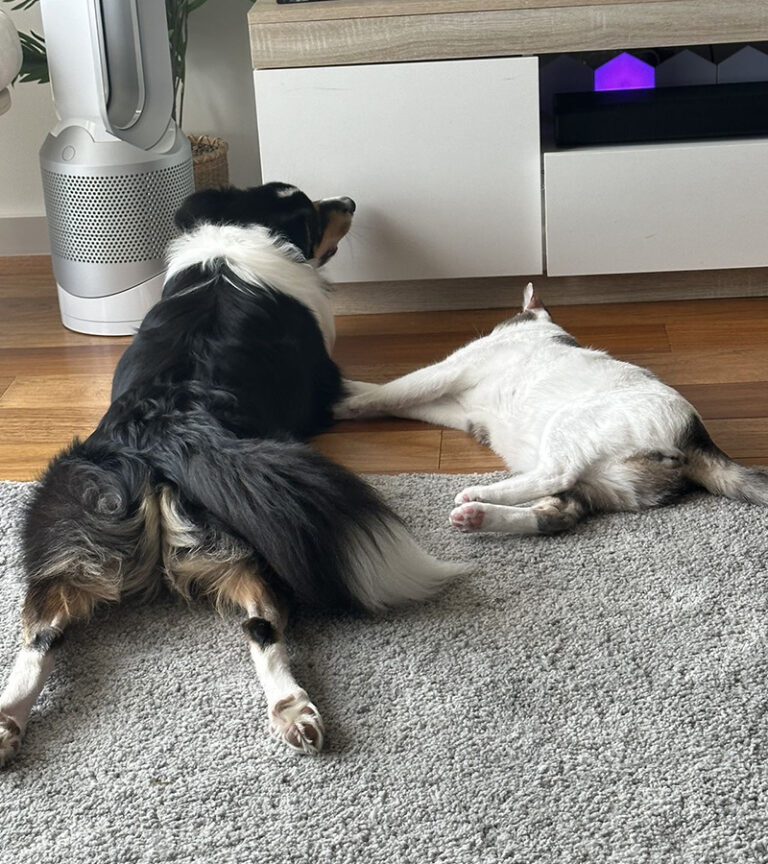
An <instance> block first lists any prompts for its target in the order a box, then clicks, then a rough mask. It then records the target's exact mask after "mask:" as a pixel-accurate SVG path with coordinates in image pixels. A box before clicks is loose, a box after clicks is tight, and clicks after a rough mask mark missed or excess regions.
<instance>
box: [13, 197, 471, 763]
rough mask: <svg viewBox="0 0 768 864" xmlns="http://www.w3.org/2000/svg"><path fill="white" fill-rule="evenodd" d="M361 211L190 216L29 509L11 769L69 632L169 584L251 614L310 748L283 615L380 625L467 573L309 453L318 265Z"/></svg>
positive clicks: (271, 685) (325, 358)
mask: <svg viewBox="0 0 768 864" xmlns="http://www.w3.org/2000/svg"><path fill="white" fill-rule="evenodd" d="M354 210H355V204H354V202H353V201H352V200H351V199H349V198H331V199H327V200H322V201H319V202H313V201H311V200H310V199H309V198H308V197H307V195H306V194H304V193H303V192H301V191H300V190H299V189H297V188H295V187H294V186H291V185H289V184H285V183H269V184H266V185H264V186H261V187H256V188H252V189H246V190H237V189H224V190H216V191H205V192H199V193H196V194H194V195H192V196H191V197H190V198H189V199H187V201H186V202H185V203H184V204H183V205H182V207H181V209H180V210H179V212H178V213H177V216H176V222H177V225H178V227H179V229H180V231H181V234H180V236H179V237H178V238H177V239H176V240H175V241H172V244H171V246H170V252H169V265H168V271H167V277H166V281H165V284H164V289H163V293H162V298H161V300H160V301H159V302H158V304H157V305H156V306H154V307H153V308H152V309H151V310H150V311H149V313H148V314H147V316H146V318H145V320H144V321H143V323H142V325H141V327H140V329H139V331H138V333H137V335H136V337H135V339H134V340H133V342H132V344H131V345H130V346H129V347H128V349H127V350H126V352H125V354H124V355H123V357H122V358H121V360H120V362H119V364H118V366H117V369H116V372H115V376H114V383H113V390H112V402H111V404H110V406H109V408H108V410H107V412H106V414H105V415H104V417H103V418H102V420H101V422H100V423H99V425H98V427H97V428H96V429H95V431H94V432H93V433H92V434H91V435H90V436H89V437H88V438H87V439H86V440H85V441H78V440H76V441H74V442H73V444H72V445H71V446H70V447H68V448H67V449H66V450H64V451H63V452H62V453H60V454H59V455H58V456H56V457H55V458H54V459H53V461H52V462H51V464H50V466H49V467H48V469H47V470H46V471H45V473H44V475H43V476H42V478H41V481H40V484H39V486H38V487H37V489H36V490H35V491H34V493H33V496H32V500H31V503H30V505H29V509H28V512H27V514H26V519H25V523H24V528H23V536H22V541H23V563H24V570H25V575H26V580H27V590H26V597H25V600H24V604H23V609H22V631H23V637H22V642H23V644H22V647H21V650H20V652H19V654H18V656H17V658H16V660H15V663H14V665H13V667H12V669H11V672H10V677H9V679H8V683H7V685H6V687H5V689H4V691H3V693H2V695H1V696H0V762H6V761H7V760H8V759H10V758H11V757H12V756H14V755H15V754H16V753H17V751H18V750H19V748H20V746H21V741H22V736H23V733H24V730H25V727H26V725H27V721H28V719H29V716H30V711H31V709H32V706H33V704H34V702H35V700H36V699H37V697H38V695H39V693H40V691H41V690H42V688H43V686H44V684H45V681H46V680H47V678H48V676H49V675H50V674H51V671H52V669H53V665H54V653H55V648H56V646H57V645H58V643H59V642H60V641H61V639H62V635H63V634H64V631H65V630H66V628H67V627H68V626H69V625H70V624H71V623H72V622H76V621H80V622H82V621H85V620H87V619H88V618H89V617H90V615H91V614H92V612H93V610H94V608H95V607H96V606H97V605H99V604H102V603H117V602H118V601H119V600H121V599H122V598H124V597H126V596H128V595H138V596H140V597H143V598H144V599H145V600H151V599H152V597H154V596H155V595H156V594H157V592H158V590H159V589H160V588H161V586H162V585H165V586H167V587H169V588H170V589H171V590H173V591H175V592H177V593H178V594H180V595H182V596H183V597H185V598H191V597H192V596H195V595H205V596H208V597H210V598H211V599H212V600H213V602H214V603H216V604H217V605H218V606H220V607H221V606H234V607H237V608H240V609H242V610H244V612H245V614H246V616H247V617H246V620H245V622H244V624H243V628H244V631H245V635H246V638H247V641H248V644H249V649H250V654H251V657H252V659H253V663H254V665H255V667H256V673H257V675H258V677H259V679H260V681H261V684H262V686H263V689H264V693H265V695H266V700H267V704H268V716H269V722H270V728H271V731H272V733H273V734H274V735H275V736H276V737H277V738H279V739H280V740H281V741H282V742H284V743H285V744H286V745H288V746H289V747H291V748H293V749H294V750H297V751H299V752H302V753H308V754H314V753H317V752H318V751H319V750H320V749H321V748H322V746H323V741H324V727H323V722H322V719H321V716H320V713H319V711H318V709H317V708H316V706H315V705H314V704H313V702H312V701H311V700H310V699H309V697H308V695H307V693H306V692H305V691H304V690H303V689H302V688H301V687H300V686H299V684H298V683H297V682H296V680H295V679H294V677H293V675H292V673H291V670H290V668H289V663H288V656H287V651H286V646H285V638H284V631H285V625H286V620H287V615H288V612H289V609H290V608H291V607H292V606H293V605H294V604H296V603H299V604H302V605H303V606H306V607H309V608H316V609H359V610H368V611H374V612H375V611H378V610H382V609H385V608H389V607H393V606H397V605H399V604H401V603H406V602H409V601H417V600H421V599H423V598H426V597H428V596H430V595H431V594H433V593H434V592H436V591H438V590H439V589H440V588H441V587H443V586H444V585H445V584H446V583H447V582H448V581H450V580H452V579H454V578H455V577H457V576H459V575H461V574H463V573H466V572H467V568H466V567H465V566H464V565H463V564H460V563H449V562H441V561H438V560H436V559H435V558H433V557H432V556H430V555H428V554H427V553H426V552H424V551H423V550H422V549H421V548H420V547H419V546H418V545H417V544H416V542H415V541H414V539H413V538H412V536H411V535H410V533H409V532H408V530H407V529H406V528H405V526H404V524H403V523H402V521H401V520H400V519H399V518H398V517H397V516H396V515H395V513H393V512H392V510H391V509H390V508H389V507H388V506H387V505H386V504H385V503H384V502H383V501H382V500H381V499H380V498H379V496H378V495H377V494H376V493H375V492H374V490H373V489H372V488H371V487H370V486H368V485H367V484H366V483H365V482H363V481H362V480H361V479H359V478H358V477H356V476H355V475H354V474H352V473H351V472H349V471H347V470H346V469H344V468H342V467H340V466H339V465H336V464H334V463H333V462H331V461H329V460H328V459H326V458H325V457H323V456H322V455H320V454H319V453H317V452H315V451H313V450H312V449H310V448H309V447H308V446H307V445H306V444H305V443H304V441H305V440H306V439H308V438H309V437H311V436H313V435H315V434H317V433H318V432H320V431H322V430H323V429H325V428H326V427H327V426H328V425H329V424H330V423H331V422H332V407H333V405H334V403H335V402H337V401H338V400H339V399H340V398H341V396H342V383H341V376H340V373H339V370H338V368H337V366H336V365H335V363H334V362H333V361H332V359H331V357H330V351H331V348H332V346H333V341H334V322H333V315H332V312H331V305H330V299H329V293H328V292H329V289H328V285H327V284H326V282H325V281H324V280H323V278H322V277H321V275H320V274H319V273H318V270H317V267H318V266H319V265H322V264H323V263H325V262H326V261H328V260H329V259H330V258H331V257H332V256H333V255H334V254H335V252H336V250H337V247H338V244H339V242H340V241H341V239H342V238H343V237H344V235H345V234H346V233H347V231H348V230H349V227H350V224H351V221H352V214H353V213H354Z"/></svg>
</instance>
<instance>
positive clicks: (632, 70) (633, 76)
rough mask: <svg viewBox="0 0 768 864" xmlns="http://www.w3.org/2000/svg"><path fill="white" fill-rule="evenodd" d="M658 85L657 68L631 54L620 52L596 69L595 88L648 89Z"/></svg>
mask: <svg viewBox="0 0 768 864" xmlns="http://www.w3.org/2000/svg"><path fill="white" fill-rule="evenodd" d="M655 86H656V70H655V69H654V68H653V66H649V65H648V64H647V63H643V61H642V60H638V59H637V57H633V56H632V55H631V54H626V53H625V54H619V56H618V57H614V58H613V60H609V61H608V62H607V63H606V64H604V65H603V66H600V67H599V68H598V69H595V90H648V89H651V88H653V87H655Z"/></svg>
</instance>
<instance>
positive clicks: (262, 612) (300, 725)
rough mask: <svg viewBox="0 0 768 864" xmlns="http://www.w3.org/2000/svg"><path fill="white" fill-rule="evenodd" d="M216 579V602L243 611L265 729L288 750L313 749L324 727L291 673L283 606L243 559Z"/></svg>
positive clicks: (318, 747)
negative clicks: (262, 697) (265, 715)
mask: <svg viewBox="0 0 768 864" xmlns="http://www.w3.org/2000/svg"><path fill="white" fill-rule="evenodd" d="M217 582H218V584H217V585H216V588H215V591H216V596H217V599H218V601H219V602H226V603H231V604H235V605H237V606H239V607H241V608H242V609H244V610H245V612H246V614H247V615H248V617H247V618H246V620H245V621H244V622H243V631H244V632H245V635H246V638H247V640H248V647H249V649H250V652H251V659H252V660H253V665H254V666H255V667H256V674H257V675H258V677H259V681H260V682H261V686H262V687H263V689H264V695H265V696H266V699H267V710H268V712H269V727H270V732H271V733H272V735H273V736H274V737H275V738H277V739H278V740H280V741H282V742H284V743H285V744H287V745H288V746H289V747H292V748H293V749H294V750H298V751H299V752H301V753H308V754H312V755H314V754H316V753H319V752H320V750H321V749H322V747H323V738H324V734H325V728H324V726H323V721H322V718H321V717H320V712H319V711H318V710H317V708H316V707H315V706H314V705H313V704H312V702H311V701H310V699H309V697H308V696H307V693H306V691H305V690H304V689H303V688H302V687H300V686H299V685H298V683H297V682H296V679H295V678H294V677H293V673H292V672H291V667H290V663H289V660H288V651H287V648H286V645H285V638H284V631H285V624H286V620H287V615H286V613H285V610H284V609H283V607H282V605H281V604H280V603H279V602H278V601H277V600H276V598H275V597H274V596H273V595H272V593H271V592H270V591H269V589H268V588H267V587H266V586H265V585H264V583H263V582H262V580H261V579H260V578H259V576H258V573H257V571H256V569H255V567H254V566H253V565H252V564H249V563H248V562H242V564H240V565H236V566H235V567H234V568H232V569H231V570H230V572H229V573H228V574H227V575H226V576H225V577H224V578H223V579H219V580H217Z"/></svg>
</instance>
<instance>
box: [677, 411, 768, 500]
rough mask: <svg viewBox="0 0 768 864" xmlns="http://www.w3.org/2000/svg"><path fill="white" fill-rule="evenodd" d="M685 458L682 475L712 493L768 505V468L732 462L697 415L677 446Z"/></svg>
mask: <svg viewBox="0 0 768 864" xmlns="http://www.w3.org/2000/svg"><path fill="white" fill-rule="evenodd" d="M680 449H681V450H682V451H683V452H684V453H685V455H686V457H687V462H686V466H685V469H684V470H685V474H686V476H687V477H688V479H689V480H691V481H692V482H693V483H695V484H696V485H697V486H701V487H703V488H704V489H706V490H707V491H708V492H711V493H712V494H713V495H722V496H724V497H725V498H733V499H734V500H735V501H746V502H747V503H749V504H761V505H762V506H764V507H768V468H748V467H747V466H745V465H739V463H738V462H734V461H733V459H731V458H730V456H728V455H727V454H726V453H723V451H722V450H721V449H720V448H719V447H718V446H717V444H715V442H714V441H713V440H712V438H711V437H710V435H709V432H707V429H706V427H705V426H704V424H703V423H702V422H701V418H700V417H698V415H696V416H694V418H693V419H692V420H691V423H690V426H689V428H688V430H687V431H686V438H685V442H684V444H683V446H682V447H681V448H680Z"/></svg>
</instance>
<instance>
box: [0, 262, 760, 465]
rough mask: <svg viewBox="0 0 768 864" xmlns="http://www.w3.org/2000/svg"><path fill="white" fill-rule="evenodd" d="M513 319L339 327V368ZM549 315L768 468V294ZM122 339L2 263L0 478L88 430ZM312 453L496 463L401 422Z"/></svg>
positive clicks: (437, 432) (363, 320)
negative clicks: (76, 328)
mask: <svg viewBox="0 0 768 864" xmlns="http://www.w3.org/2000/svg"><path fill="white" fill-rule="evenodd" d="M372 290H375V289H372ZM545 299H546V298H545ZM510 311H517V310H503V309H494V310H480V311H463V312H438V313H427V312H418V313H408V314H402V313H401V314H388V315H368V316H365V315H355V316H346V317H342V318H340V319H338V342H337V347H336V359H337V361H338V362H339V364H340V365H341V367H342V369H343V371H344V373H345V375H347V376H348V377H350V378H356V379H361V380H370V381H386V380H388V379H390V378H393V377H395V376H397V375H401V374H402V373H404V372H408V371H410V370H411V369H414V368H417V367H419V366H422V365H424V364H426V363H430V362H432V361H434V360H437V359H440V358H441V357H443V356H444V355H445V354H446V353H447V352H449V351H451V350H453V349H454V348H456V347H458V346H459V345H461V344H463V343H464V342H466V341H467V340H468V339H470V338H472V337H474V336H476V335H478V334H481V333H485V332H487V331H488V330H490V329H491V328H492V327H493V326H494V324H496V323H497V322H498V321H501V320H503V319H504V318H507V317H509V314H510ZM550 311H552V312H553V314H554V317H555V319H556V320H557V321H558V323H560V324H562V325H563V326H564V327H566V328H567V329H569V330H570V331H571V332H572V333H573V334H574V335H575V336H576V337H577V338H578V340H579V341H580V342H582V344H588V345H592V346H595V347H599V348H605V349H607V350H608V351H610V352H611V353H613V354H614V355H616V356H618V357H621V358H622V359H625V360H629V361H631V362H634V363H639V364H641V365H643V366H646V367H648V368H649V369H652V370H653V371H654V372H656V373H657V374H658V375H659V376H660V377H661V378H663V379H664V380H665V381H667V382H668V383H669V384H672V385H674V386H676V387H678V388H679V389H680V390H681V391H682V392H683V394H684V395H685V396H686V397H687V398H688V399H689V400H690V401H691V402H692V403H693V404H694V405H696V407H697V408H698V409H699V411H700V412H701V413H702V414H703V416H704V418H705V420H706V421H707V426H708V427H709V429H710V432H711V433H712V435H713V437H714V438H715V440H716V441H717V442H718V444H719V445H720V446H721V447H722V448H723V449H724V450H726V451H727V452H728V453H730V454H731V455H732V456H733V457H734V458H737V459H739V460H741V461H743V462H746V463H750V464H759V463H768V298H765V299H763V298H760V299H739V300H697V301H688V302H670V303H645V304H613V305H601V306H567V307H566V306H564V307H560V308H558V309H551V310H550ZM129 341H130V340H129V339H128V338H105V337H95V336H94V337H92V336H82V335H78V334H76V333H71V332H69V331H68V330H65V329H64V328H63V327H62V326H61V324H60V322H59V317H58V308H57V304H56V294H55V288H54V283H53V279H52V276H51V272H50V267H49V262H48V259H46V258H15V259H14V258H5V259H0V479H4V480H31V479H33V478H34V477H35V476H36V475H37V474H38V472H39V471H40V469H41V468H43V467H44V466H45V464H46V463H47V461H48V459H50V457H51V456H52V455H53V454H55V453H56V452H57V450H58V449H59V448H61V447H63V446H64V445H65V444H67V442H68V441H69V440H70V439H71V438H72V437H73V436H74V435H80V436H85V435H87V434H88V433H89V432H90V431H91V429H92V428H93V427H94V425H95V424H96V423H97V421H98V419H99V417H100V416H101V414H102V413H103V411H104V409H105V408H106V406H107V402H108V398H109V390H110V380H111V376H112V372H113V370H114V367H115V364H116V363H117V361H118V359H119V357H120V355H121V354H122V352H123V351H124V350H125V348H126V346H127V344H128V342H129ZM315 443H316V445H317V447H318V448H319V449H320V450H322V451H323V452H324V453H326V454H328V455H329V456H332V457H333V458H335V459H338V460H339V461H341V462H344V463H345V464H347V465H349V466H350V467H352V468H354V469H356V470H358V471H362V472H368V473H376V472H382V473H384V472H400V471H414V472H436V471H439V472H466V473H469V472H473V471H490V470H494V469H496V468H498V467H500V463H499V461H498V460H497V458H496V457H495V456H494V455H493V454H492V453H489V452H488V451H487V450H485V449H484V448H482V447H480V446H479V445H478V444H476V443H475V442H474V441H473V440H472V439H470V438H469V437H468V436H466V435H464V434H463V433H460V432H456V431H452V430H447V429H446V430H442V429H439V428H434V427H431V426H426V425H424V424H421V423H417V422H412V421H406V420H376V421H362V422H356V423H353V422H344V423H340V424H339V425H338V426H336V427H335V428H334V429H333V431H332V432H330V433H328V434H326V435H322V436H321V437H320V438H318V439H317V440H316V442H315Z"/></svg>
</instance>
